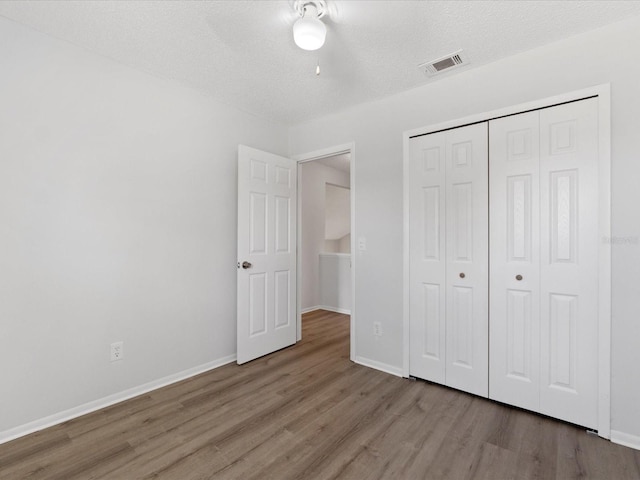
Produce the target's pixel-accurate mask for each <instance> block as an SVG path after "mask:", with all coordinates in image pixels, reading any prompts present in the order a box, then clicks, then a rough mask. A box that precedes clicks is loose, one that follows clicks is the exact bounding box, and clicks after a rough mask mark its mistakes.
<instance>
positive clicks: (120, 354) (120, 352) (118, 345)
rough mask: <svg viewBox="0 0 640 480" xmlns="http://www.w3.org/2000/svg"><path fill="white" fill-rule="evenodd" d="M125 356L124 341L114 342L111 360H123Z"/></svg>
mask: <svg viewBox="0 0 640 480" xmlns="http://www.w3.org/2000/svg"><path fill="white" fill-rule="evenodd" d="M123 358H124V342H113V343H112V344H111V361H112V362H115V361H117V360H122V359H123Z"/></svg>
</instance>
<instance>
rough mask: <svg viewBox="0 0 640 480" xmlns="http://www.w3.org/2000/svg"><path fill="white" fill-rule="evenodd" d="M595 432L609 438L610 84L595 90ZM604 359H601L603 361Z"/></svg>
mask: <svg viewBox="0 0 640 480" xmlns="http://www.w3.org/2000/svg"><path fill="white" fill-rule="evenodd" d="M598 136H599V138H598V148H599V152H598V182H599V183H598V189H599V193H598V205H599V211H598V233H599V234H600V239H601V242H600V249H599V251H598V257H599V259H598V280H599V282H598V435H600V436H601V437H604V438H610V437H611V242H608V241H604V240H605V239H610V238H611V87H610V85H608V84H607V85H603V86H602V87H601V88H600V91H599V92H598ZM603 360H604V361H603Z"/></svg>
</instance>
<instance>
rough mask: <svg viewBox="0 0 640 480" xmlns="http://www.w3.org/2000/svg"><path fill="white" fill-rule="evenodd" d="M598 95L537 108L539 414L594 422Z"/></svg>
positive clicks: (579, 422)
mask: <svg viewBox="0 0 640 480" xmlns="http://www.w3.org/2000/svg"><path fill="white" fill-rule="evenodd" d="M597 105H598V104H597V99H588V100H582V101H579V102H574V103H569V104H566V105H561V106H557V107H553V108H549V109H545V110H541V112H540V168H541V170H540V174H541V176H540V178H541V185H540V188H541V190H540V191H541V199H540V205H541V236H542V238H543V239H544V241H543V242H542V244H541V270H540V273H541V288H542V290H541V338H542V343H541V346H542V350H541V356H540V361H541V374H542V375H541V379H542V388H541V392H540V412H542V413H544V414H546V415H550V416H553V417H556V418H560V419H563V420H566V421H569V422H572V423H577V424H579V425H584V426H586V427H590V428H597V388H598V384H597V379H598V373H597V369H598V241H599V238H598V224H597V220H598V215H597V212H598V178H597V164H598V119H597V114H598V106H597Z"/></svg>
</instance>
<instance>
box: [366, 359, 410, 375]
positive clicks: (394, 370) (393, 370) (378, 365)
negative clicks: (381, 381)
mask: <svg viewBox="0 0 640 480" xmlns="http://www.w3.org/2000/svg"><path fill="white" fill-rule="evenodd" d="M355 362H356V363H357V364H358V365H363V366H365V367H369V368H374V369H376V370H380V371H381V372H385V373H390V374H391V375H395V376H396V377H402V367H396V366H393V365H388V364H386V363H382V362H378V361H376V360H371V359H369V358H363V357H358V356H356V359H355Z"/></svg>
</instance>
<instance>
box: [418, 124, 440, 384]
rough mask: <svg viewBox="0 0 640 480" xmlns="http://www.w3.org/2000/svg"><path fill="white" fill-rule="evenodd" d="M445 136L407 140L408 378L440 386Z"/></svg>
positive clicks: (436, 135)
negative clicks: (409, 375) (408, 148)
mask: <svg viewBox="0 0 640 480" xmlns="http://www.w3.org/2000/svg"><path fill="white" fill-rule="evenodd" d="M446 136H447V135H446V132H441V133H435V134H431V135H424V136H422V137H417V138H414V139H412V140H411V144H410V155H411V161H410V167H411V184H410V186H409V192H410V193H409V195H410V198H409V205H410V208H409V212H410V213H409V215H410V220H409V221H410V227H409V235H410V240H409V242H410V248H411V251H410V263H411V265H410V267H409V279H410V280H409V283H410V286H409V299H410V306H409V309H410V313H409V318H410V330H411V335H410V359H409V365H410V367H409V373H410V374H411V375H413V376H415V377H419V378H424V379H426V380H430V381H432V382H437V383H442V384H444V383H445V333H446V324H445V313H446V297H445V292H446V285H445V267H446V254H445V252H446V242H445V223H444V220H445V188H446V187H445V185H446V184H445V174H446V163H445V152H446Z"/></svg>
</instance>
